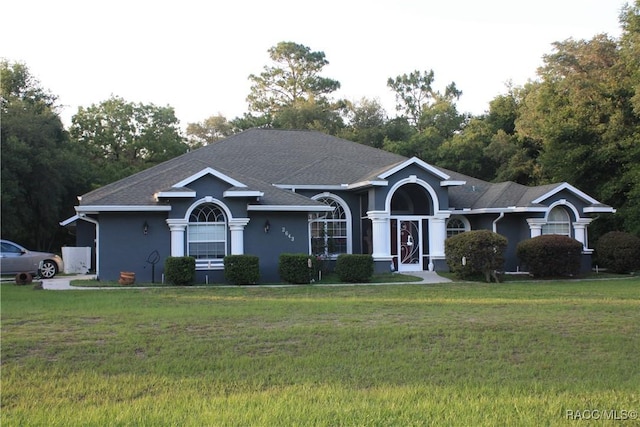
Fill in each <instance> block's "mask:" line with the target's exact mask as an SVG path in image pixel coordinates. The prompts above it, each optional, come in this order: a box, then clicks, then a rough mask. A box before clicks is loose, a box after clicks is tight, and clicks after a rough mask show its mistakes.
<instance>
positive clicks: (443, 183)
mask: <svg viewBox="0 0 640 427" xmlns="http://www.w3.org/2000/svg"><path fill="white" fill-rule="evenodd" d="M466 183H467V181H456V180H453V179H448V180H444V181H440V187H455V186H458V185H465V184H466Z"/></svg>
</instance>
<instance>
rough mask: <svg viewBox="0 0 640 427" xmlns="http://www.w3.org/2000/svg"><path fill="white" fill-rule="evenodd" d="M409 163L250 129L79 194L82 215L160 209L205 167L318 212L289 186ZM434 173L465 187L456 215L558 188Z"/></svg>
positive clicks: (339, 180)
mask: <svg viewBox="0 0 640 427" xmlns="http://www.w3.org/2000/svg"><path fill="white" fill-rule="evenodd" d="M408 160H409V159H407V158H406V157H404V156H400V155H397V154H393V153H390V152H387V151H384V150H379V149H376V148H372V147H369V146H366V145H362V144H358V143H355V142H352V141H347V140H344V139H340V138H336V137H334V136H330V135H326V134H323V133H320V132H315V131H292V130H276V129H251V130H247V131H244V132H241V133H238V134H236V135H233V136H231V137H229V138H227V139H224V140H222V141H219V142H216V143H214V144H210V145H208V146H205V147H203V148H200V149H198V150H194V151H192V152H189V153H186V154H183V155H182V156H179V157H176V158H174V159H171V160H169V161H166V162H164V163H161V164H159V165H156V166H154V167H151V168H149V169H147V170H144V171H142V172H139V173H137V174H134V175H131V176H129V177H126V178H124V179H121V180H119V181H116V182H113V183H111V184H108V185H105V186H104V187H101V188H99V189H96V190H94V191H92V192H90V193H87V194H85V195H83V196H82V200H81V203H80V206H81V208H80V210H82V209H83V207H84V208H87V209H88V208H89V207H116V206H129V207H131V208H135V207H136V206H137V207H140V208H144V207H151V208H152V207H159V206H162V204H163V202H162V201H158V199H157V197H156V195H157V194H158V193H160V192H162V193H163V194H168V193H170V192H180V191H191V190H190V189H189V188H188V184H185V187H186V188H176V185H177V184H178V183H181V182H184V181H185V180H188V179H189V178H190V177H193V176H194V175H197V174H198V173H200V172H201V171H203V170H205V169H207V168H210V169H211V170H214V171H216V173H219V174H222V175H223V176H225V177H228V179H229V182H230V186H231V187H232V189H233V190H235V191H253V192H259V193H260V194H261V197H260V199H261V201H260V203H261V204H264V205H273V206H276V205H281V206H315V205H320V203H319V202H316V201H314V200H311V199H309V198H306V197H303V196H301V195H299V194H296V193H294V192H292V191H290V190H289V188H295V187H296V186H298V187H303V186H327V187H333V186H337V187H344V188H347V187H348V186H350V185H354V184H357V183H362V182H370V181H373V180H376V178H377V177H379V176H381V175H383V174H384V173H385V172H387V171H389V170H392V169H393V168H394V167H398V165H401V164H402V163H404V162H407V161H408ZM429 167H431V166H429ZM435 169H437V170H438V171H441V172H442V173H443V176H449V177H450V179H451V180H455V181H464V182H465V184H464V185H461V186H453V187H449V200H450V205H451V206H452V207H453V208H455V209H472V210H476V209H477V210H485V209H489V208H498V209H499V208H508V207H513V206H517V207H530V206H534V205H535V204H534V203H533V201H534V200H536V199H537V198H538V197H540V196H542V195H544V194H547V193H548V192H550V191H552V190H553V189H554V188H557V187H558V186H559V185H561V184H550V185H545V186H538V187H527V186H524V185H520V184H517V183H515V182H502V183H489V182H486V181H482V180H480V179H477V178H473V177H470V176H467V175H464V174H460V173H458V172H454V171H450V170H447V169H444V168H438V167H435ZM237 184H240V186H238V185H237Z"/></svg>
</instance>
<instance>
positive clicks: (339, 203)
mask: <svg viewBox="0 0 640 427" xmlns="http://www.w3.org/2000/svg"><path fill="white" fill-rule="evenodd" d="M312 199H313V200H316V201H319V202H321V203H324V204H326V205H328V206H333V207H334V208H335V209H334V210H333V211H331V212H324V213H321V214H320V213H317V214H312V215H309V227H308V229H309V254H311V255H315V256H319V257H323V258H326V259H336V258H337V257H338V256H339V255H341V254H350V253H352V231H351V212H350V210H349V207H348V205H347V204H346V203H345V201H344V200H342V199H341V198H340V197H338V196H336V195H335V194H331V193H322V194H318V195H316V196H314V197H312ZM328 202H329V203H328ZM336 215H338V217H336ZM318 224H321V227H317V226H318ZM319 230H321V232H322V234H323V235H322V236H318V235H317V234H318V231H319ZM335 230H338V231H340V232H341V233H340V234H339V235H337V236H336V235H335V234H333V235H332V234H331V233H330V231H335ZM320 239H322V242H323V244H322V248H323V251H322V252H320V251H318V250H317V248H320V245H319V244H317V242H318V241H319V240H320ZM335 239H339V240H342V242H341V243H339V244H338V247H339V248H340V250H337V251H336V250H333V251H331V250H330V248H331V240H335Z"/></svg>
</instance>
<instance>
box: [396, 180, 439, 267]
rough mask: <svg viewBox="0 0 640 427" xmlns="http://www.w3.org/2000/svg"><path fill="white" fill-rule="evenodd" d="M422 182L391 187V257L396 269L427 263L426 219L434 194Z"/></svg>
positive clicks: (432, 207) (427, 232) (427, 229)
mask: <svg viewBox="0 0 640 427" xmlns="http://www.w3.org/2000/svg"><path fill="white" fill-rule="evenodd" d="M425 185H426V184H425V183H417V182H409V183H404V184H402V185H400V186H398V187H397V188H395V189H393V193H392V194H391V199H390V206H389V211H390V214H391V215H390V222H389V225H390V239H389V240H390V243H391V248H390V249H391V257H392V263H393V266H394V269H395V270H396V271H421V270H424V269H425V268H424V267H425V266H427V265H428V264H429V218H431V217H432V216H433V213H434V203H433V200H434V199H433V197H432V196H431V194H430V191H428V189H430V188H428V187H426V186H425Z"/></svg>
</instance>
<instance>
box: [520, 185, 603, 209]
mask: <svg viewBox="0 0 640 427" xmlns="http://www.w3.org/2000/svg"><path fill="white" fill-rule="evenodd" d="M564 190H567V191H569V192H571V193H573V194H574V195H576V196H577V197H579V198H580V199H582V200H584V201H585V202H587V203H589V204H592V205H596V204H600V202H598V201H597V200H596V199H594V198H593V197H591V196H589V195H588V194H586V193H584V192H582V191H580V190H578V189H577V188H576V187H574V186H573V185H571V184H569V183H566V182H563V183H562V184H560V185H557V186H556V187H554V188H553V189H551V190H550V191H547V192H546V193H544V194H542V195H541V196H539V197H537V198H536V199H534V200H533V202H532V203H542V202H544V201H545V200H547V199H549V198H550V197H553V196H554V195H556V194H558V193H559V192H561V191H564Z"/></svg>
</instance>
